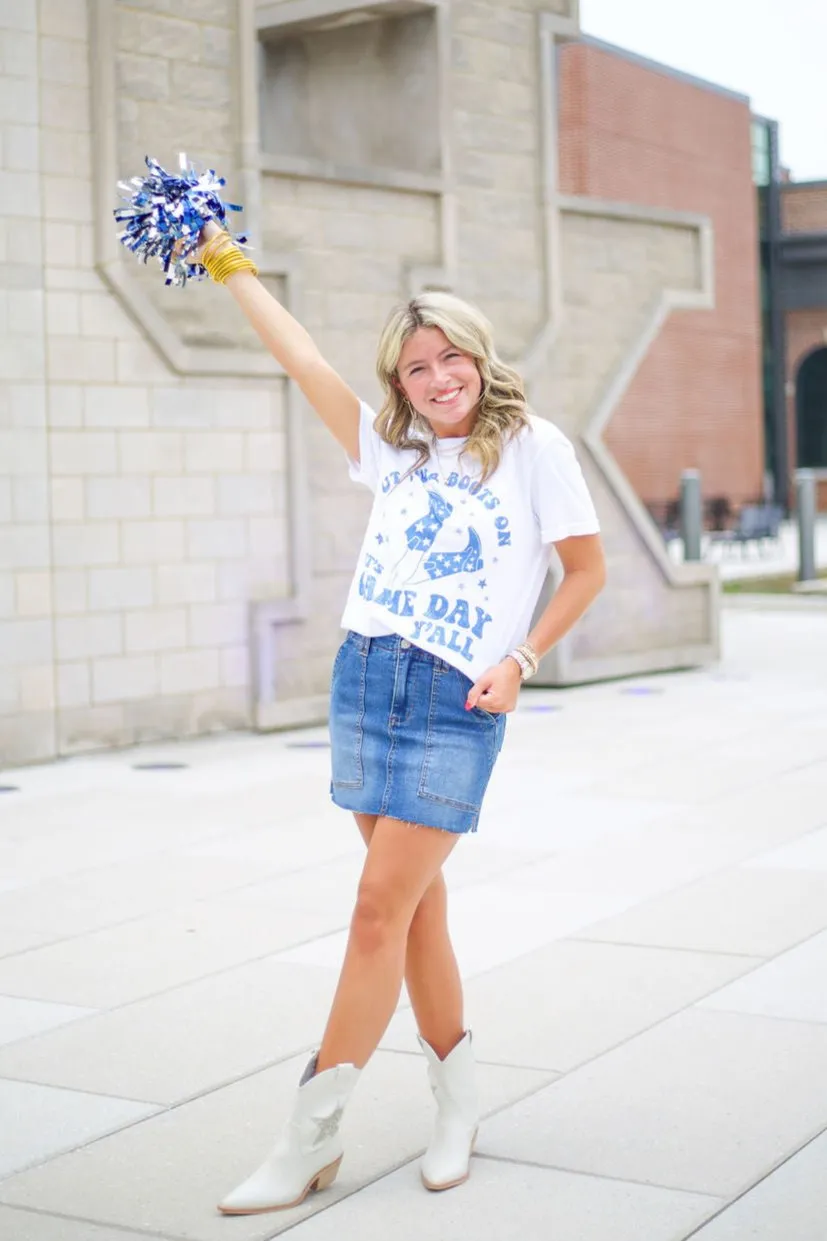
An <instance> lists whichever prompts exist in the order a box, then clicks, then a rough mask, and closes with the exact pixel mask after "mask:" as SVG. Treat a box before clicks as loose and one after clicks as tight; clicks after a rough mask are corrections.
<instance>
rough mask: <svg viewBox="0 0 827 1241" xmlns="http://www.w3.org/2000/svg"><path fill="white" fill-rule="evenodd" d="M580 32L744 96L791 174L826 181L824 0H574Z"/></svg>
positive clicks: (826, 10)
mask: <svg viewBox="0 0 827 1241" xmlns="http://www.w3.org/2000/svg"><path fill="white" fill-rule="evenodd" d="M580 17H581V25H582V27H583V31H584V33H585V34H590V35H594V36H595V38H598V39H604V40H605V41H606V42H607V43H615V44H617V46H618V47H624V48H627V49H628V50H629V51H631V52H638V53H639V54H640V55H641V56H648V57H650V58H651V59H652V60H658V61H661V62H662V63H663V64H666V65H671V66H672V67H673V68H675V69H682V70H684V72H686V73H693V74H695V76H696V77H700V78H706V79H707V80H708V81H710V82H715V83H716V84H717V85H718V86H726V87H728V88H729V89H730V90H735V91H738V92H739V93H740V94H742V95H748V96H749V97H750V99H751V100H752V107H753V111H755V112H758V113H760V114H761V115H762V116H767V117H770V118H771V119H772V120H776V121H778V122H780V127H781V159H782V162H783V163H784V164H786V165H787V167H789V168H790V169H791V171H792V174H793V176H794V178H795V179H796V180H797V181H811V180H827V0H581V11H580Z"/></svg>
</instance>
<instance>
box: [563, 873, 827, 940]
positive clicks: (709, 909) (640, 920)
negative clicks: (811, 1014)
mask: <svg viewBox="0 0 827 1241" xmlns="http://www.w3.org/2000/svg"><path fill="white" fill-rule="evenodd" d="M825 923H827V874H823V873H812V874H809V873H806V872H804V871H792V870H787V871H784V870H773V871H770V870H766V869H758V868H750V867H736V868H733V869H731V870H727V871H723V872H721V873H719V874H715V875H711V876H709V877H708V878H705V879H701V880H699V881H698V882H696V883H693V884H691V885H690V886H688V887H685V888H680V889H678V890H676V891H673V892H669V893H668V894H666V895H665V896H660V897H657V898H655V899H654V900H650V901H646V902H645V903H644V904H642V905H639V906H638V907H637V908H636V909H632V910H629V911H628V912H627V913H623V914H621V915H620V916H619V917H617V918H611V919H610V920H608V921H606V922H602V923H598V924H596V925H593V926H591V927H589V929H588V931H587V932H585V933H583V934H582V935H580V936H578V938H584V939H594V940H603V941H609V942H613V943H627V944H652V945H658V946H659V947H662V948H688V949H694V950H695V951H697V952H725V953H731V954H737V953H743V954H745V955H747V956H759V957H770V956H774V955H775V954H776V953H779V952H784V951H785V950H786V949H787V948H790V947H792V946H793V945H794V944H797V943H800V942H801V940H803V939H808V938H809V937H810V936H811V935H814V934H816V932H818V931H820V930H822V929H823V927H824V925H825Z"/></svg>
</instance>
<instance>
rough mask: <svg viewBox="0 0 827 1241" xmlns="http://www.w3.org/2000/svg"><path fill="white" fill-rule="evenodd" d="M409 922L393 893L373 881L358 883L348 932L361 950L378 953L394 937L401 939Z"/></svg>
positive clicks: (394, 938) (393, 939)
mask: <svg viewBox="0 0 827 1241" xmlns="http://www.w3.org/2000/svg"><path fill="white" fill-rule="evenodd" d="M408 922H409V918H407V917H406V916H405V913H404V910H403V909H402V908H401V905H400V902H399V901H397V900H395V899H394V896H393V893H391V892H388V891H383V890H382V889H381V888H377V887H374V886H373V885H372V884H362V885H361V886H360V888H359V892H358V894H357V897H356V906H355V908H354V910H353V918H352V921H351V924H350V933H351V937H352V939H353V940H354V942H355V943H356V944H357V945H358V947H359V948H360V949H361V950H362V951H363V952H377V951H379V950H380V949H382V948H384V947H386V946H387V945H388V944H390V943H393V942H394V941H395V940H399V939H402V938H403V937H404V935H405V931H406V929H407V925H408Z"/></svg>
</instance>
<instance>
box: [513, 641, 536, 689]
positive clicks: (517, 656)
mask: <svg viewBox="0 0 827 1241" xmlns="http://www.w3.org/2000/svg"><path fill="white" fill-rule="evenodd" d="M508 658H509V659H513V660H514V662H515V664H516V665H517V667H518V668H519V669H520V680H521V681H527V680H528V679H529V677H533V676H534V675H535V673H536V672H537V669H538V668H539V667H540V659H539V656H538V655H537V652H536V651H535V649H534V647H533V646H531V645H530V644H529V643H528V642H523V643H522V644H521V645H520V646H518V647H515V649H514V650H513V651H509V654H508Z"/></svg>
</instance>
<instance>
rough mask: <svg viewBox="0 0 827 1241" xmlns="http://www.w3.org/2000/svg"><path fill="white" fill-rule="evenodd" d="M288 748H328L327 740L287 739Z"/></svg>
mask: <svg viewBox="0 0 827 1241" xmlns="http://www.w3.org/2000/svg"><path fill="white" fill-rule="evenodd" d="M286 749H288V750H329V749H330V742H329V741H288V742H287V743H286Z"/></svg>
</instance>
